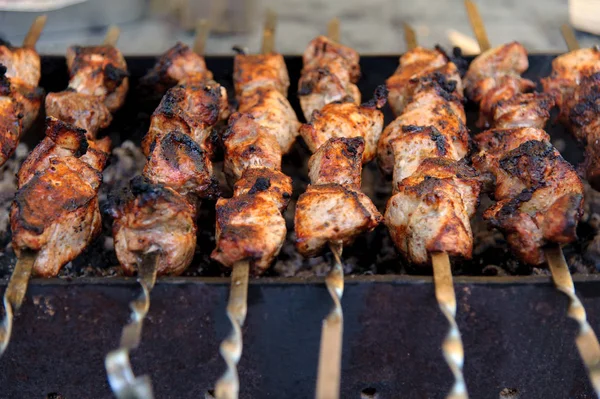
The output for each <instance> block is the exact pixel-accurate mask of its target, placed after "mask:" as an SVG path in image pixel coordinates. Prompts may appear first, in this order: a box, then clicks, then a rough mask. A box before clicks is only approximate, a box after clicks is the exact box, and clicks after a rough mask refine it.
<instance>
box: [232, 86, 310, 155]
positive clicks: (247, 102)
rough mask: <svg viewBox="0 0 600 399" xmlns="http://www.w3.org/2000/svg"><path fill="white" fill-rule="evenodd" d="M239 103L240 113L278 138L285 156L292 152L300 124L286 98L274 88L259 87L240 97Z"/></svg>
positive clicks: (247, 91) (245, 92)
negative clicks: (251, 118) (249, 117)
mask: <svg viewBox="0 0 600 399" xmlns="http://www.w3.org/2000/svg"><path fill="white" fill-rule="evenodd" d="M238 102H239V108H238V111H239V112H240V113H242V114H248V115H250V116H252V117H253V118H254V120H255V121H256V122H257V123H259V124H260V125H261V126H262V127H263V128H265V129H267V130H268V131H269V134H270V135H271V136H274V137H276V138H277V141H278V142H279V146H280V147H281V152H282V153H283V154H285V153H287V152H289V151H290V149H291V148H292V145H293V144H294V142H295V141H296V137H297V136H298V128H299V127H300V122H298V117H297V116H296V112H295V111H294V109H293V108H292V106H291V105H290V103H289V101H288V100H287V98H286V96H284V95H283V94H281V92H280V91H278V90H276V89H274V88H273V87H257V88H255V89H248V90H245V91H244V92H243V93H242V94H240V95H238Z"/></svg>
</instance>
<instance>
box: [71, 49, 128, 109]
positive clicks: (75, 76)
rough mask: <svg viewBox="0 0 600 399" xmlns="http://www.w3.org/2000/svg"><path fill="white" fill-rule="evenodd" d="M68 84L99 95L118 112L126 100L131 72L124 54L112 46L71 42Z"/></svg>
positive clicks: (93, 94)
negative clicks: (73, 44) (74, 43)
mask: <svg viewBox="0 0 600 399" xmlns="http://www.w3.org/2000/svg"><path fill="white" fill-rule="evenodd" d="M67 66H68V68H69V73H70V76H71V79H70V81H69V88H70V89H73V90H75V91H76V92H78V93H81V94H87V95H90V96H96V97H99V98H100V100H101V101H103V102H104V105H106V107H107V108H108V109H109V110H110V112H115V111H116V110H117V109H119V108H120V107H121V106H122V105H123V102H124V101H125V96H126V94H127V89H128V88H129V78H128V76H129V73H128V72H127V64H126V63H125V58H123V54H121V52H120V51H119V50H118V49H117V48H116V47H113V46H108V45H102V46H88V47H82V46H71V47H69V48H68V49H67Z"/></svg>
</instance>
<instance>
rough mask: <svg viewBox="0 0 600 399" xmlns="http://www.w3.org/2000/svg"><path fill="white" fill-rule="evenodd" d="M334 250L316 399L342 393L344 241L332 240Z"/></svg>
mask: <svg viewBox="0 0 600 399" xmlns="http://www.w3.org/2000/svg"><path fill="white" fill-rule="evenodd" d="M329 248H330V249H331V252H332V253H333V260H334V262H333V266H332V267H331V270H330V271H329V273H328V274H327V277H326V278H325V284H326V285H327V290H328V291H329V295H331V299H332V301H333V309H332V310H331V312H330V313H329V314H328V315H327V317H326V318H325V320H323V327H322V330H321V348H320V350H319V368H318V372H317V393H316V398H317V399H337V398H339V397H340V379H341V374H342V372H341V368H342V342H343V334H344V315H343V312H342V302H341V300H342V295H343V294H344V268H343V265H342V250H343V248H344V247H343V246H342V243H341V241H338V242H331V243H329Z"/></svg>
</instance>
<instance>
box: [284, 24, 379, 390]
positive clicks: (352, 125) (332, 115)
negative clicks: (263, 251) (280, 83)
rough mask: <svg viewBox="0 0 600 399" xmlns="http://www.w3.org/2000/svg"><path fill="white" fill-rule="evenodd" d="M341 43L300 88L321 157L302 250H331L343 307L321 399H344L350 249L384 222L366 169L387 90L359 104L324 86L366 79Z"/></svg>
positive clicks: (330, 41) (306, 72)
mask: <svg viewBox="0 0 600 399" xmlns="http://www.w3.org/2000/svg"><path fill="white" fill-rule="evenodd" d="M332 24H333V30H334V32H330V34H333V35H334V36H338V35H339V34H338V33H337V31H339V26H338V24H339V21H338V20H337V19H334V20H333V21H332V22H331V23H330V29H331V27H332ZM338 41H339V38H338V37H329V38H326V37H323V36H319V37H317V38H316V39H314V40H313V41H312V42H311V43H310V44H309V46H308V48H307V49H306V51H305V53H304V57H303V59H304V62H305V63H304V68H303V70H302V75H301V77H300V83H299V86H300V92H299V95H300V96H301V97H300V101H301V105H302V107H303V110H304V112H305V115H306V116H307V120H308V122H307V123H306V124H304V125H302V127H301V128H300V134H301V136H302V138H303V140H304V142H305V143H306V144H307V146H308V148H309V149H310V151H311V152H312V153H313V155H312V156H311V157H310V159H309V161H308V169H309V172H308V175H309V177H310V182H311V184H310V185H309V186H308V187H307V189H306V191H305V192H304V193H303V194H301V195H300V197H299V198H298V202H297V203H296V214H295V217H294V225H295V233H296V249H297V250H298V252H299V253H300V254H301V255H303V256H305V257H313V256H316V255H318V254H319V253H321V252H323V251H324V250H325V249H326V247H327V246H329V248H331V251H332V252H333V255H334V260H335V262H334V264H333V266H332V268H331V270H330V272H329V273H328V275H327V278H326V280H325V282H326V284H327V287H328V289H329V291H330V293H331V295H332V299H333V302H334V305H335V306H334V307H333V310H332V311H331V313H330V314H329V315H328V316H327V318H326V319H325V322H324V323H323V332H322V335H321V350H320V351H321V352H320V355H319V369H318V375H317V388H316V389H317V391H316V397H317V398H337V397H339V384H340V366H341V353H342V350H341V349H342V348H341V342H342V331H343V325H342V317H343V316H342V308H341V305H340V299H341V295H342V294H343V276H344V272H343V269H342V265H341V253H342V250H343V246H344V245H350V244H351V243H352V242H354V240H355V239H356V237H357V236H359V235H360V234H362V233H366V232H369V231H372V230H373V229H375V227H377V225H378V224H379V223H380V222H381V219H382V216H381V214H380V213H379V211H378V210H377V208H376V207H375V205H374V204H373V202H372V201H371V200H370V199H369V197H368V196H366V195H365V194H364V193H362V192H361V191H360V188H361V173H362V165H363V163H368V162H370V161H371V160H372V159H373V158H374V157H375V153H376V148H377V141H378V139H379V136H380V135H381V131H382V130H383V113H382V112H381V111H380V108H381V107H383V106H384V105H385V103H386V100H387V98H386V97H387V90H386V89H385V87H384V86H381V87H379V88H377V89H376V91H375V94H374V98H373V99H372V100H370V101H369V102H367V103H365V104H362V105H358V104H357V103H356V102H355V101H360V93H359V92H358V88H357V87H356V86H355V85H354V84H353V83H349V82H346V83H345V85H346V88H344V90H347V88H348V87H351V88H352V90H354V89H355V90H356V92H357V93H358V95H354V96H347V95H343V96H341V97H336V96H338V94H337V90H339V89H340V87H339V86H337V87H334V86H331V85H330V84H329V83H327V84H324V82H326V81H327V80H328V79H332V76H333V77H335V76H336V75H337V76H339V75H342V76H350V75H351V76H353V79H354V82H356V80H358V77H359V76H360V69H359V67H358V53H356V52H355V51H354V50H352V49H350V48H347V47H344V46H342V45H340V44H339V43H338ZM345 56H350V57H351V59H352V61H351V62H345V61H346V60H345V58H344V57H345ZM340 61H343V62H340ZM315 68H329V69H328V70H329V71H335V74H334V75H332V76H325V75H323V74H319V73H314V72H315ZM306 87H311V88H313V90H312V92H311V94H309V95H308V96H309V97H305V96H306V94H304V93H302V90H304V89H305V88H306ZM311 109H312V110H311ZM308 111H310V115H307V112H308Z"/></svg>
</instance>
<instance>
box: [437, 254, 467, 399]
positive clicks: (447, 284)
mask: <svg viewBox="0 0 600 399" xmlns="http://www.w3.org/2000/svg"><path fill="white" fill-rule="evenodd" d="M431 261H432V263H433V281H434V283H435V297H436V299H437V302H438V305H439V306H440V310H441V311H442V313H443V314H444V316H446V319H448V323H449V324H450V330H449V331H448V334H447V335H446V338H445V339H444V342H443V344H442V351H443V352H444V358H445V359H446V363H448V367H450V370H452V374H453V375H454V385H453V386H452V390H451V391H450V393H449V394H448V396H446V398H448V399H467V398H468V397H469V395H468V394H467V387H466V385H465V380H464V377H463V372H462V367H463V363H464V358H465V357H464V350H463V344H462V340H461V337H460V331H459V329H458V324H456V295H455V293H454V284H453V282H452V268H451V267H450V258H449V257H448V254H447V253H444V252H436V253H432V254H431Z"/></svg>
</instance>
